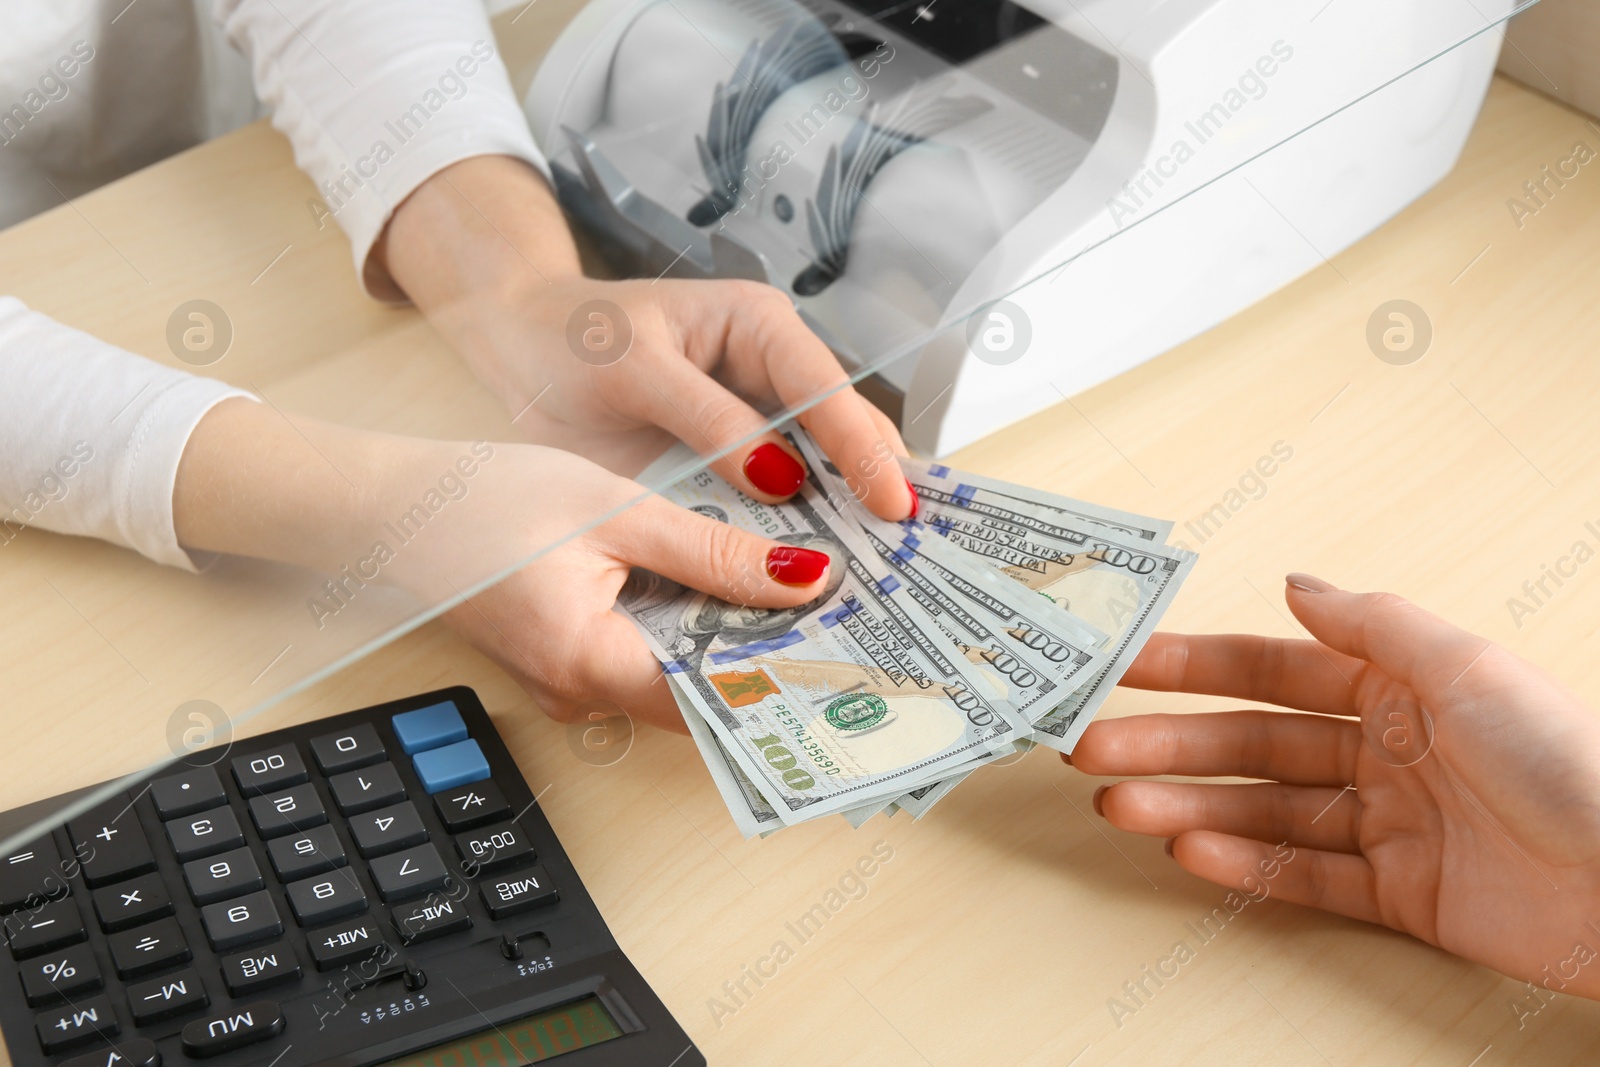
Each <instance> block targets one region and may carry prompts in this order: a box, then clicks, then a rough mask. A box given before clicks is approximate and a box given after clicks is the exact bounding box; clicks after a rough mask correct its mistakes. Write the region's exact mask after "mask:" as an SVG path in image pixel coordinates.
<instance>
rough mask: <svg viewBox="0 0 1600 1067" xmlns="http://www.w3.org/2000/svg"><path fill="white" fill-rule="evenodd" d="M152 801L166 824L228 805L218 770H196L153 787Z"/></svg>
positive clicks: (171, 776)
mask: <svg viewBox="0 0 1600 1067" xmlns="http://www.w3.org/2000/svg"><path fill="white" fill-rule="evenodd" d="M150 800H151V801H152V802H153V803H154V804H155V806H156V814H157V815H159V816H161V819H162V821H163V822H165V821H166V820H168V819H177V818H181V817H182V816H184V815H193V814H194V813H195V812H197V811H205V810H206V809H207V808H215V807H220V806H221V805H223V804H225V803H227V801H228V796H227V794H226V793H224V792H223V791H222V779H220V778H218V777H217V770H216V768H215V767H196V768H194V769H193V770H189V771H184V772H183V773H182V774H171V775H168V776H167V777H165V778H157V779H156V780H155V781H153V782H151V783H150Z"/></svg>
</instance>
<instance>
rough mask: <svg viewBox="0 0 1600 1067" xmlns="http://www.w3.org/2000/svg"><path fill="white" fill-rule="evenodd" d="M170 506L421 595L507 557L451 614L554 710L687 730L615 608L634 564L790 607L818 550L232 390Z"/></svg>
mask: <svg viewBox="0 0 1600 1067" xmlns="http://www.w3.org/2000/svg"><path fill="white" fill-rule="evenodd" d="M173 513H174V522H175V525H176V527H177V533H178V539H179V543H180V544H182V545H184V547H185V548H188V549H190V550H200V551H208V552H225V553H231V554H235V555H244V556H255V557H258V558H262V559H272V560H277V561H281V562H286V563H294V564H299V565H302V566H306V567H311V568H313V569H315V570H317V571H319V572H321V573H323V574H331V575H336V576H338V575H351V574H353V575H354V579H350V578H342V579H336V580H342V581H354V582H355V584H356V586H358V587H359V585H360V584H361V583H362V582H364V581H382V582H384V583H387V584H391V585H397V586H399V587H401V588H403V589H405V590H407V591H409V592H410V593H411V594H413V596H415V597H416V598H417V599H418V601H419V602H418V603H417V604H415V605H414V606H413V608H412V610H421V609H424V608H427V607H431V606H433V605H436V604H441V603H444V602H446V601H447V600H450V599H452V598H454V597H457V596H459V595H461V594H463V593H467V592H469V591H471V590H472V589H474V588H475V587H477V586H478V585H481V584H482V583H483V582H484V581H485V580H487V579H490V578H492V577H494V576H495V575H498V574H502V573H504V572H505V571H506V570H507V569H509V568H512V567H517V569H516V570H514V571H513V572H512V573H510V574H509V575H508V576H506V577H505V578H504V579H503V580H501V581H499V582H498V583H496V584H494V585H492V586H490V587H489V588H487V589H484V590H482V591H480V592H475V593H472V595H470V596H468V597H467V598H466V599H465V601H464V602H463V603H461V604H460V605H458V606H457V607H455V608H453V609H451V610H450V611H449V612H448V614H447V616H446V618H447V619H448V620H449V622H450V623H451V625H453V626H454V627H455V628H456V629H457V630H459V631H460V632H461V633H462V634H463V635H465V636H466V637H467V638H468V640H470V641H471V642H472V643H473V644H475V645H476V646H477V647H478V648H479V649H481V650H482V651H483V652H485V653H486V654H487V655H489V656H490V657H491V658H493V659H494V660H495V661H496V662H497V663H499V664H500V665H501V666H502V667H504V668H505V669H506V670H507V671H508V672H509V673H510V674H511V675H512V676H513V677H515V678H516V679H517V680H518V682H520V683H521V684H522V686H523V687H524V688H525V689H526V690H527V691H528V692H529V693H530V694H531V695H532V696H533V697H534V699H535V700H536V701H538V703H539V705H540V706H541V707H542V708H543V709H544V711H545V712H546V713H547V714H549V715H550V716H551V717H553V718H555V719H558V720H562V721H573V720H575V719H578V718H580V717H582V716H583V713H584V709H585V707H586V706H588V708H589V709H590V710H593V708H594V707H595V705H596V703H597V702H600V703H601V704H602V706H610V707H611V708H612V709H613V710H609V711H608V712H607V713H608V714H610V713H614V709H620V710H622V711H624V712H626V713H627V714H628V715H629V716H631V717H632V718H633V719H635V720H636V721H642V722H649V723H653V724H655V725H658V726H663V727H666V728H669V729H675V730H679V731H682V730H684V729H685V727H684V725H683V720H682V717H681V716H680V715H679V713H678V710H677V706H676V703H675V702H674V700H673V696H672V693H671V691H670V690H669V688H668V686H667V683H666V681H665V680H664V678H663V676H662V671H661V666H660V664H659V663H658V662H657V660H656V657H655V656H654V655H653V654H652V653H651V651H650V649H649V647H648V645H647V644H646V643H645V641H644V638H643V637H641V636H640V634H639V632H638V630H637V629H636V628H635V627H634V625H633V623H632V622H630V621H629V620H628V619H627V618H625V617H624V616H622V615H620V614H618V613H616V612H614V611H613V610H612V608H613V606H614V605H615V603H616V599H617V594H618V592H619V591H620V590H621V588H622V585H623V583H624V582H625V581H626V580H627V578H628V575H629V572H630V570H631V569H632V568H633V567H643V568H645V569H647V570H651V571H654V572H656V573H657V574H660V575H663V576H664V577H667V578H669V579H672V580H674V581H677V582H679V583H681V584H683V585H686V586H690V587H693V588H695V589H698V590H700V591H702V592H705V593H709V594H712V595H713V596H716V597H719V598H721V599H724V600H728V601H732V602H736V603H739V604H743V605H746V606H750V607H757V608H783V607H793V606H797V605H800V604H804V603H805V602H807V601H808V600H811V599H813V598H814V597H816V596H817V595H818V594H819V593H820V592H821V591H822V588H823V581H824V578H825V576H826V571H827V566H828V557H827V555H826V554H824V553H821V552H815V551H812V550H809V549H805V548H798V547H795V546H791V545H785V544H781V543H779V542H776V541H769V540H767V539H765V538H762V537H757V536H756V535H754V534H751V533H748V532H746V531H743V530H740V529H738V528H736V527H733V526H730V525H728V524H726V523H721V522H717V521H715V520H713V519H709V518H706V517H705V516H703V515H699V514H697V513H695V512H692V511H689V510H687V509H684V508H681V507H678V506H676V505H674V504H671V503H669V502H667V501H666V500H664V499H662V498H661V497H659V496H655V495H653V494H650V493H648V492H646V491H645V490H644V489H643V488H641V487H640V486H639V485H637V484H636V483H634V482H632V481H629V480H628V479H626V478H621V477H618V476H617V475H614V474H611V473H610V472H608V471H606V470H605V469H604V468H602V467H599V466H597V465H595V464H593V463H590V462H589V461H588V460H585V459H582V458H580V457H578V456H575V455H572V454H571V453H568V452H563V451H560V450H558V449H552V448H543V447H540V446H536V445H525V444H500V443H496V444H492V445H491V444H488V443H484V442H479V443H478V444H475V445H474V444H467V443H461V442H449V441H431V440H421V439H417V438H409V437H397V436H391V435H386V434H378V433H372V432H370V431H363V430H353V429H348V428H346V427H341V426H336V425H333V424H330V423H325V422H319V421H317V420H313V419H302V418H299V417H293V418H291V417H288V416H285V415H284V414H283V413H281V412H279V411H278V410H277V409H276V408H274V407H272V406H270V405H268V404H264V403H253V402H251V401H248V400H242V399H241V400H228V401H224V402H223V403H221V404H218V405H217V406H216V407H215V408H213V409H212V410H211V412H210V413H208V414H207V415H206V416H205V417H204V418H203V419H202V420H201V421H200V423H199V425H198V426H197V427H196V429H195V432H194V434H193V435H192V436H191V438H190V440H189V445H188V447H187V448H186V449H185V452H184V456H183V461H182V463H181V464H180V467H179V471H178V478H177V484H176V486H175V489H174V493H173ZM379 544H381V545H383V551H382V552H379V551H378V550H377V546H378V545H379ZM524 560H528V561H529V562H527V563H526V564H524V565H522V566H520V567H518V566H517V565H518V564H520V563H522V561H524ZM350 603H351V605H352V606H354V608H355V613H356V614H357V615H358V616H359V615H360V614H361V613H362V612H363V611H374V610H378V611H388V612H389V613H390V614H394V612H393V609H392V608H384V607H382V606H381V605H383V604H385V603H388V602H386V601H381V600H378V599H376V598H363V597H361V596H359V594H358V595H356V596H354V597H353V598H351V600H350ZM369 604H370V605H371V606H370V607H369V606H368V605H369ZM400 621H402V620H401V619H400V618H398V617H397V618H387V617H383V618H376V619H369V622H370V623H371V624H376V625H377V626H378V627H380V628H381V629H387V628H389V627H390V626H392V625H394V624H396V623H398V622H400ZM346 626H347V628H346V632H352V633H353V632H357V630H358V628H357V627H354V626H350V625H348V624H346ZM372 628H373V627H372V625H368V626H366V627H361V628H359V629H360V630H361V631H363V632H364V631H366V630H371V629H372Z"/></svg>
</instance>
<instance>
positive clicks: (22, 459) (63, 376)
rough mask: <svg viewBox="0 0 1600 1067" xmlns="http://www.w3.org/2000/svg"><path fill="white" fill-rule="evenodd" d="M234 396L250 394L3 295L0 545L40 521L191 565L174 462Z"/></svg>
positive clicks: (0, 331) (0, 315)
mask: <svg viewBox="0 0 1600 1067" xmlns="http://www.w3.org/2000/svg"><path fill="white" fill-rule="evenodd" d="M233 396H243V397H249V396H250V394H249V393H246V392H244V391H243V390H240V389H235V388H233V387H232V386H230V385H228V384H226V383H224V382H219V381H214V380H212V379H210V378H200V377H196V376H195V375H192V374H185V373H183V372H182V371H177V370H172V369H171V368H168V367H163V366H162V365H161V364H159V363H155V362H152V361H151V360H148V359H145V358H143V357H142V356H136V355H134V354H133V353H131V352H125V351H123V350H122V349H120V348H117V347H115V346H113V345H109V344H106V343H105V342H104V341H100V340H97V339H95V338H93V337H91V336H89V335H88V334H86V333H83V332H82V331H79V330H74V329H72V328H71V327H69V326H63V325H62V324H61V323H59V322H56V321H55V320H54V319H52V318H50V317H49V316H47V315H41V314H40V313H39V312H37V311H30V310H29V309H28V308H27V307H26V306H25V305H24V304H23V303H22V301H20V300H18V299H16V298H15V297H10V296H0V509H3V513H0V549H3V548H4V546H5V545H7V544H9V543H10V542H11V541H13V540H15V539H16V537H17V535H18V534H19V533H20V532H21V530H22V528H23V527H26V526H37V527H39V528H40V529H44V530H54V531H55V532H57V533H66V534H79V535H82V536H84V537H98V538H100V539H101V540H104V541H110V542H112V543H113V544H118V545H124V546H126V547H128V548H131V549H134V550H135V551H137V552H140V553H143V554H144V555H146V556H148V557H150V558H151V559H153V560H155V561H156V562H157V563H166V564H170V565H172V566H174V567H182V568H184V569H185V570H190V571H193V570H195V569H196V568H195V564H194V561H193V560H192V559H190V558H189V554H188V553H187V552H185V551H184V550H183V549H182V548H180V547H179V546H178V535H177V532H176V531H175V530H174V528H173V523H172V489H173V485H174V483H175V482H176V481H177V476H178V461H179V460H180V459H181V458H182V457H183V449H184V446H185V445H186V444H188V442H189V435H190V434H191V433H193V432H194V428H195V426H196V425H197V424H198V423H199V422H200V419H201V417H202V416H204V415H205V413H206V412H208V411H210V410H211V408H212V407H213V406H215V405H216V404H217V403H218V402H219V401H222V400H226V399H227V398H229V397H233ZM252 399H253V398H252Z"/></svg>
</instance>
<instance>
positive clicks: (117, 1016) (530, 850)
mask: <svg viewBox="0 0 1600 1067" xmlns="http://www.w3.org/2000/svg"><path fill="white" fill-rule="evenodd" d="M87 792H89V790H79V791H77V792H75V793H69V794H66V795H63V796H60V797H56V798H54V799H52V800H47V801H42V802H40V803H37V804H32V805H29V806H27V807H24V808H19V809H16V810H14V811H11V812H7V813H5V814H4V815H0V831H5V832H6V833H7V835H8V836H9V834H11V833H16V832H18V831H21V830H22V829H24V828H25V827H27V826H29V825H32V824H33V823H36V822H38V821H40V820H43V819H46V818H48V817H49V816H50V815H51V814H52V813H53V812H56V811H59V810H61V808H62V807H63V806H64V805H65V804H66V803H67V802H69V801H71V800H72V799H74V798H76V797H81V796H83V795H84V794H86V793H87ZM0 912H3V924H4V927H5V939H6V945H7V948H8V950H9V951H8V952H7V953H6V954H5V962H4V963H3V965H0V969H4V970H9V971H11V972H12V974H11V976H10V977H6V976H5V975H0V1029H3V1030H4V1033H5V1040H6V1045H7V1047H8V1048H9V1049H10V1052H11V1060H12V1063H13V1064H15V1065H16V1067H35V1065H40V1067H43V1065H49V1067H91V1065H92V1067H158V1065H160V1064H163V1063H164V1064H168V1065H169V1067H170V1065H174V1064H184V1063H188V1062H190V1061H199V1060H205V1061H207V1062H208V1063H211V1064H216V1065H218V1067H243V1065H246V1064H252V1065H260V1067H298V1065H302V1064H333V1065H338V1067H373V1065H380V1064H382V1065H389V1067H488V1065H494V1067H516V1065H520V1064H529V1063H542V1062H545V1061H547V1060H552V1059H555V1058H557V1057H559V1058H560V1067H585V1065H589V1067H604V1065H622V1064H627V1065H630V1067H631V1065H653V1064H659V1065H660V1067H693V1065H702V1067H703V1065H704V1064H705V1062H706V1061H705V1058H704V1057H703V1056H702V1055H701V1054H700V1052H699V1051H698V1050H697V1049H696V1048H695V1047H694V1044H693V1043H692V1042H691V1041H690V1040H689V1038H688V1036H687V1035H686V1034H685V1033H684V1031H683V1028H682V1027H681V1026H679V1025H678V1023H677V1022H676V1021H675V1020H674V1019H673V1018H672V1015H671V1014H670V1013H669V1012H668V1011H667V1009H666V1006H665V1005H663V1004H662V1002H661V1000H660V998H659V997H657V996H656V995H655V993H654V992H652V991H651V989H650V987H649V986H648V985H647V984H646V983H645V981H644V979H643V977H641V976H640V974H639V972H638V970H637V969H635V968H634V966H633V965H632V964H631V963H629V962H628V959H627V957H626V956H624V955H623V953H622V952H621V950H620V949H619V948H618V947H617V943H616V941H615V939H614V938H613V937H612V936H611V933H610V931H609V930H608V929H607V928H606V924H605V921H604V920H603V919H602V918H601V916H600V912H599V911H598V910H597V909H596V907H595V904H594V901H593V900H591V899H590V897H589V894H588V893H587V892H586V891H585V889H584V886H583V883H582V881H580V880H579V878H578V873H577V871H575V870H574V869H573V866H572V863H571V861H570V860H569V859H568V858H567V855H566V853H565V852H564V851H563V850H562V848H561V844H560V842H559V841H557V840H556V835H555V832H554V831H553V830H552V829H551V828H550V824H549V823H548V822H547V821H546V820H545V818H544V816H543V814H542V813H541V812H540V810H539V808H538V806H537V804H536V803H535V797H534V796H533V794H532V792H531V790H529V788H528V785H527V783H526V782H525V781H524V780H523V778H522V775H521V773H520V772H519V771H518V770H517V766H516V764H515V762H513V760H512V759H511V755H510V753H509V752H507V751H506V748H505V745H504V743H503V742H502V741H501V739H500V735H499V733H498V732H496V730H495V727H494V723H493V722H492V721H491V720H490V718H489V716H488V714H487V713H486V712H485V711H484V709H483V705H482V704H481V703H480V702H479V701H478V698H477V695H476V694H475V693H474V692H473V691H472V690H471V689H467V688H464V687H457V688H452V689H444V690H439V691H437V692H432V693H426V694H424V695H422V696H416V697H411V698H408V699H405V700H398V701H394V702H392V703H388V704H380V705H377V706H375V707H370V708H365V709H363V710H360V711H353V712H350V713H348V714H344V715H338V716H334V717H332V718H327V719H322V720H319V721H316V722H312V723H307V724H304V725H300V726H294V727H290V728H288V729H285V730H280V731H278V732H276V733H272V734H268V735H265V736H263V737H256V738H252V739H249V740H245V741H236V742H234V743H232V744H231V745H227V746H217V747H214V748H211V749H204V750H200V751H197V752H194V753H190V754H189V755H187V756H186V757H185V758H184V759H183V760H182V761H181V762H179V763H176V764H173V765H172V766H170V767H168V768H166V769H164V770H163V771H162V772H160V773H159V774H158V775H157V776H155V777H153V778H152V779H151V780H150V781H148V783H146V784H145V785H144V786H143V787H142V788H133V789H129V790H127V791H126V792H124V793H120V794H118V795H117V796H115V797H114V798H113V799H112V800H111V801H109V802H107V803H103V804H101V805H99V806H98V807H95V808H93V809H92V810H90V811H88V812H86V813H85V814H83V815H80V816H78V817H77V818H73V819H69V820H67V822H66V825H65V826H62V827H60V828H57V829H55V830H53V831H51V832H50V833H49V834H47V835H44V836H42V837H39V838H37V839H35V840H33V841H31V842H29V843H28V844H26V845H24V846H22V847H20V848H18V849H16V850H15V851H13V852H12V853H11V854H9V855H6V856H0Z"/></svg>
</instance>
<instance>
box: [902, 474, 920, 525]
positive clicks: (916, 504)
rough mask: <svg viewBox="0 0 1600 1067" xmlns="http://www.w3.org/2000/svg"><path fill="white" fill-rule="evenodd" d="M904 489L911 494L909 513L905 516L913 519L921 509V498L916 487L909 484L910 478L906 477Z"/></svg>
mask: <svg viewBox="0 0 1600 1067" xmlns="http://www.w3.org/2000/svg"><path fill="white" fill-rule="evenodd" d="M906 491H907V492H908V493H910V494H911V514H910V515H909V516H907V517H908V518H912V519H914V518H916V517H917V513H918V512H919V511H921V510H922V498H921V497H919V496H917V487H916V486H914V485H912V484H911V479H910V478H907V479H906Z"/></svg>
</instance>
